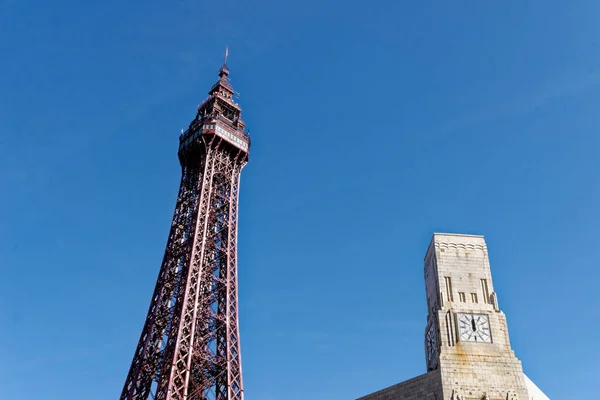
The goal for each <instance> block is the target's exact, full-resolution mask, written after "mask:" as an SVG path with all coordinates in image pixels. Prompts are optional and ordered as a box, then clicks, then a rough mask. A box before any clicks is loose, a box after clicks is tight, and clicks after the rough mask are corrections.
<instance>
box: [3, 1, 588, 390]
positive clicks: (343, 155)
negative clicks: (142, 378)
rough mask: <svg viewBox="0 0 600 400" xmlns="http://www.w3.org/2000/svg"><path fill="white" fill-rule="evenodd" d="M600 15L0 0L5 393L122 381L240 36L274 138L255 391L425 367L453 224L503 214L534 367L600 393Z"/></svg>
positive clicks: (252, 277) (259, 232)
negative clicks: (440, 242)
mask: <svg viewBox="0 0 600 400" xmlns="http://www.w3.org/2000/svg"><path fill="white" fill-rule="evenodd" d="M409 3H410V4H409ZM599 15H600V3H599V2H598V1H594V0H585V1H584V0H573V1H568V2H567V1H559V0H539V1H504V2H496V1H461V0H456V1H432V2H414V1H413V2H400V1H387V2H385V1H379V0H375V1H370V2H366V3H365V2H364V1H355V0H349V1H346V2H344V3H343V4H342V3H339V2H334V1H330V0H319V1H316V0H304V1H301V2H300V1H298V2H287V1H271V2H268V1H264V0H256V1H252V2H247V1H241V0H238V1H230V0H227V1H218V2H208V1H191V0H180V1H172V2H159V1H154V0H148V1H143V2H142V1H128V2H122V1H116V0H105V1H97V2H89V1H88V2H83V1H66V0H57V1H54V2H48V1H46V2H42V1H26V0H23V1H16V0H0V57H1V60H2V62H1V63H0V269H1V273H2V274H1V276H0V327H1V329H0V398H2V399H5V398H6V399H19V400H33V399H44V400H59V399H60V400H80V399H85V400H105V399H116V398H117V397H118V395H119V393H120V390H121V387H122V385H123V382H124V379H125V375H126V373H127V370H128V367H129V362H130V360H131V357H132V355H133V352H134V349H135V345H136V343H137V340H138V337H139V333H140V330H141V328H142V324H143V320H144V318H145V313H146V311H147V307H148V303H149V299H150V296H151V292H152V289H153V286H154V282H155V279H156V276H157V273H158V268H159V264H160V261H161V257H162V253H163V250H164V245H165V241H166V237H167V233H168V228H169V224H170V219H171V215H172V210H173V206H174V203H175V197H176V192H177V185H178V183H179V174H180V169H179V165H178V161H177V156H176V150H177V144H178V143H177V140H178V136H179V132H180V130H181V128H184V127H186V126H187V124H188V122H189V121H190V119H191V118H192V117H193V116H194V113H195V109H196V106H197V104H199V103H200V102H201V101H202V100H203V99H204V98H205V96H206V93H207V91H208V90H209V88H210V86H211V85H212V84H213V83H214V81H215V80H216V79H217V75H216V73H217V70H218V68H219V66H220V65H221V62H222V59H223V52H224V49H225V46H226V44H229V49H230V58H229V63H228V64H229V66H230V70H231V79H232V83H233V85H234V87H235V88H236V90H237V91H239V92H240V94H241V96H240V98H239V102H240V104H241V105H242V106H243V111H244V117H245V120H246V121H247V125H248V127H249V128H250V130H251V133H252V138H253V142H252V143H253V146H252V154H251V160H250V163H249V164H248V166H247V167H246V169H245V170H244V173H243V176H242V186H241V206H240V212H241V215H240V232H239V237H240V238H239V246H240V247H239V274H240V296H241V297H240V300H241V305H240V308H241V334H242V354H243V371H244V383H245V390H246V399H247V400H280V399H282V398H285V399H286V400H297V399H307V398H310V399H329V400H344V399H353V398H356V397H358V396H360V395H363V394H366V393H369V392H372V391H374V390H377V389H381V388H383V387H385V386H388V385H391V384H394V383H397V382H400V381H402V380H404V379H407V378H410V377H413V376H415V375H418V374H420V373H422V372H424V371H425V357H424V351H423V334H424V326H425V317H426V305H425V294H424V283H423V256H424V254H425V250H426V248H427V244H428V242H429V240H430V237H431V234H432V233H433V232H434V231H444V232H462V233H476V234H484V235H486V238H487V242H488V246H489V249H490V255H491V263H492V271H493V276H494V283H495V287H496V290H497V291H498V297H499V304H500V307H501V308H502V309H503V311H504V312H505V313H506V315H507V317H508V322H509V329H510V336H511V339H512V344H513V347H514V349H515V351H516V354H517V356H518V357H519V358H520V359H521V360H522V361H523V365H524V368H525V371H526V373H527V374H528V375H529V376H530V377H531V378H532V380H533V381H534V382H536V383H537V384H538V386H540V387H541V388H542V389H543V390H544V391H545V392H546V393H547V394H548V395H549V396H550V397H551V398H552V399H575V398H592V397H594V396H596V394H597V390H596V388H595V387H594V385H593V382H594V381H595V380H597V378H598V377H599V376H600V366H599V364H598V359H600V350H599V347H598V345H597V338H598V337H599V336H600V335H599V334H598V331H599V330H600V323H599V319H600V318H599V317H600V307H599V305H600V300H599V297H598V289H597V286H598V282H600V272H599V270H598V265H600V254H599V253H598V251H597V249H598V248H599V247H600V235H599V234H598V222H599V217H600V211H599V207H598V205H599V204H600V181H599V172H598V171H599V170H600V169H599V168H600V160H599V157H598V149H599V147H600V136H599V129H598V128H599V127H600V112H598V110H599V108H600V69H599V67H600V52H599V50H600V45H599V41H598V40H599V38H600V28H599V26H598V17H599ZM559 377H560V378H559Z"/></svg>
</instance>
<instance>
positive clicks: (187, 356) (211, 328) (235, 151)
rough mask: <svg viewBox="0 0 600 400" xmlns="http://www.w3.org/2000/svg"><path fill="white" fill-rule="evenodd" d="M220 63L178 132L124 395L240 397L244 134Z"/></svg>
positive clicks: (161, 399)
mask: <svg viewBox="0 0 600 400" xmlns="http://www.w3.org/2000/svg"><path fill="white" fill-rule="evenodd" d="M228 75H229V71H228V69H227V66H226V64H223V66H222V67H221V69H220V71H219V76H220V79H219V81H218V82H217V83H215V85H214V86H213V87H212V89H211V90H210V92H209V97H208V98H207V99H206V100H205V101H204V102H203V103H202V104H201V105H200V106H199V107H198V112H197V114H196V118H195V119H194V120H193V121H192V123H191V124H190V126H189V128H188V130H187V131H186V132H184V133H183V134H182V135H181V137H180V139H179V140H180V145H179V153H178V155H179V160H180V163H181V167H182V175H181V184H180V188H179V194H178V196H177V205H176V207H175V212H174V216H173V222H172V224H171V231H170V233H169V238H168V241H167V247H166V250H165V255H164V258H163V262H162V265H161V268H160V272H159V276H158V280H157V283H156V287H155V289H154V294H153V295H152V300H151V303H150V309H149V311H148V315H147V318H146V322H145V324H144V328H143V330H142V334H141V337H140V340H139V342H138V345H137V349H136V351H135V354H134V357H133V361H132V363H131V367H130V369H129V374H128V375H127V380H126V381H125V385H124V387H123V391H122V393H121V400H142V399H143V400H146V399H153V400H154V399H155V400H209V399H210V400H242V399H243V397H244V396H243V385H242V365H241V353H240V340H239V324H238V284H237V223H238V194H239V187H240V174H241V170H242V168H243V167H244V165H246V163H247V161H248V152H249V148H250V137H249V135H248V134H247V132H246V131H245V129H244V122H243V121H242V119H241V109H240V107H239V106H238V105H237V104H236V103H235V102H234V101H233V95H234V91H233V88H232V86H231V84H230V83H229V81H228V79H227V76H228Z"/></svg>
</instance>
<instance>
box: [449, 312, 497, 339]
mask: <svg viewBox="0 0 600 400" xmlns="http://www.w3.org/2000/svg"><path fill="white" fill-rule="evenodd" d="M456 320H457V324H458V335H459V338H460V340H461V341H463V342H480V343H491V342H492V332H491V331H490V320H489V318H488V316H487V315H485V314H456Z"/></svg>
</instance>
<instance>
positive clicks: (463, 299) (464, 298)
mask: <svg viewBox="0 0 600 400" xmlns="http://www.w3.org/2000/svg"><path fill="white" fill-rule="evenodd" d="M458 300H460V302H461V303H466V302H467V299H466V297H465V293H464V292H458Z"/></svg>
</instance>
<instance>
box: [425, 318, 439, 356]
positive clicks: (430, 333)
mask: <svg viewBox="0 0 600 400" xmlns="http://www.w3.org/2000/svg"><path fill="white" fill-rule="evenodd" d="M425 343H426V346H427V362H431V360H432V359H433V356H434V355H435V351H436V349H437V342H436V338H435V326H434V324H431V325H430V326H429V329H428V330H427V335H426V336H425Z"/></svg>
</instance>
